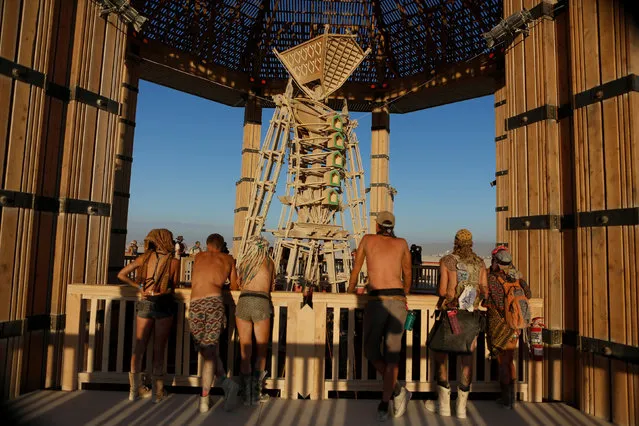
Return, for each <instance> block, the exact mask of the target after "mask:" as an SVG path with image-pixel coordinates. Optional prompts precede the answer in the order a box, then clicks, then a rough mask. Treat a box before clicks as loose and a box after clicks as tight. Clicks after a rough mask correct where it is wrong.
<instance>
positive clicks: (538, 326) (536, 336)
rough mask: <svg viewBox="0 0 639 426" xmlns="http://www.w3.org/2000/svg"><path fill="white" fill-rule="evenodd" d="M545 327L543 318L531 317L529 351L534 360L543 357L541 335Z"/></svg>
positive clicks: (539, 359)
mask: <svg viewBox="0 0 639 426" xmlns="http://www.w3.org/2000/svg"><path fill="white" fill-rule="evenodd" d="M545 327H546V326H545V325H544V319H543V318H541V317H536V318H533V320H532V323H531V325H530V352H531V354H532V357H533V359H534V360H535V361H541V360H542V359H544V341H543V337H542V336H543V330H544V328H545Z"/></svg>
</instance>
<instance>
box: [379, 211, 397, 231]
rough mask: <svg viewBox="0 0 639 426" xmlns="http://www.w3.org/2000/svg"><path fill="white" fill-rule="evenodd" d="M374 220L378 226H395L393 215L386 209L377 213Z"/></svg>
mask: <svg viewBox="0 0 639 426" xmlns="http://www.w3.org/2000/svg"><path fill="white" fill-rule="evenodd" d="M376 222H377V224H378V225H379V226H383V227H384V228H393V227H394V226H395V216H394V215H393V213H391V212H388V211H383V212H379V213H378V214H377V219H376Z"/></svg>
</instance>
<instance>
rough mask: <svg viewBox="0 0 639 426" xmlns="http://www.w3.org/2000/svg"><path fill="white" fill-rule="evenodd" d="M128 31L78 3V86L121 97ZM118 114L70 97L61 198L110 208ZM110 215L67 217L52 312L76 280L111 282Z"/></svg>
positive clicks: (54, 348)
mask: <svg viewBox="0 0 639 426" xmlns="http://www.w3.org/2000/svg"><path fill="white" fill-rule="evenodd" d="M125 42H126V26H125V24H124V23H122V21H121V20H119V19H118V17H117V15H115V14H110V15H109V16H108V19H105V18H102V17H100V6H99V5H98V4H97V3H96V2H94V1H91V0H78V1H77V9H76V14H75V23H74V39H73V51H72V56H71V64H70V69H71V74H70V79H69V85H70V87H75V86H79V87H82V88H84V89H86V90H89V91H91V92H94V93H98V94H100V95H101V96H105V97H106V98H108V99H112V100H118V101H119V100H120V94H121V93H120V92H121V84H122V81H123V62H124V57H125ZM119 118H120V117H119V116H118V114H113V113H110V112H108V111H105V110H102V109H98V108H96V107H95V106H94V105H88V104H85V103H81V102H78V101H75V100H71V101H70V103H69V106H68V114H67V120H66V123H65V135H64V149H63V153H62V172H61V176H60V197H68V198H73V199H81V200H91V201H96V202H102V203H108V204H111V203H112V200H113V191H114V189H113V177H114V165H115V161H114V157H115V153H116V148H117V146H118V125H119ZM110 235H111V218H110V217H109V216H98V215H87V214H75V213H60V214H59V216H58V223H57V237H56V246H55V255H54V273H53V288H52V292H51V312H52V313H53V314H58V313H62V312H64V307H65V297H66V285H67V283H70V282H82V283H87V284H97V283H104V282H106V279H107V266H108V265H107V264H108V258H109V255H108V253H109V238H110ZM61 346H62V342H61V340H60V338H59V335H58V336H56V339H54V340H53V341H52V342H51V344H50V345H49V357H50V360H51V362H50V365H48V367H50V369H48V370H47V377H51V378H52V379H51V380H52V381H54V382H56V383H57V382H58V378H59V375H60V369H59V366H60V353H61V351H60V349H61Z"/></svg>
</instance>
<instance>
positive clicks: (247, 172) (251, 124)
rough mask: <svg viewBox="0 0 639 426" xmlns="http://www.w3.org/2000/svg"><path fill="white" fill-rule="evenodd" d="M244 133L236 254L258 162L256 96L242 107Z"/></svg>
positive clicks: (235, 226)
mask: <svg viewBox="0 0 639 426" xmlns="http://www.w3.org/2000/svg"><path fill="white" fill-rule="evenodd" d="M244 108H245V109H244V135H243V137H242V170H241V176H240V180H239V181H238V183H237V185H236V187H235V209H236V210H235V212H234V220H233V255H234V256H236V257H237V256H238V255H239V253H238V251H239V247H240V244H239V240H240V239H241V238H242V232H244V224H245V222H246V214H247V212H248V206H249V198H250V197H251V188H252V187H253V182H251V181H250V180H249V179H254V178H255V177H256V176H255V174H256V173H257V171H258V166H259V162H260V154H259V149H260V140H261V138H262V107H261V106H260V105H259V103H258V99H257V98H256V97H249V98H248V100H247V103H246V106H245V107H244Z"/></svg>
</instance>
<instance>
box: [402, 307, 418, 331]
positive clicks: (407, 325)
mask: <svg viewBox="0 0 639 426" xmlns="http://www.w3.org/2000/svg"><path fill="white" fill-rule="evenodd" d="M414 324H415V311H408V314H406V322H404V330H408V331H412V330H413V325H414Z"/></svg>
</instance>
